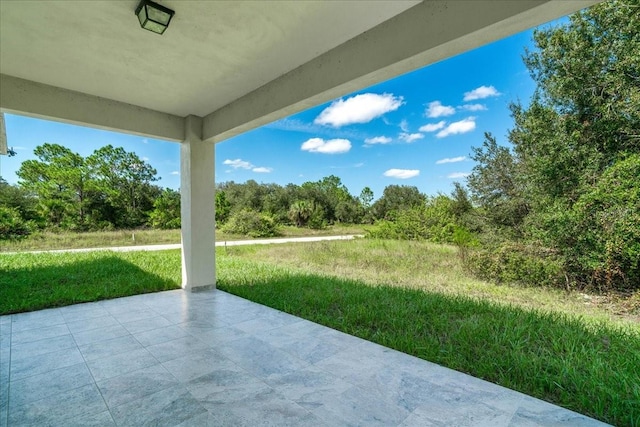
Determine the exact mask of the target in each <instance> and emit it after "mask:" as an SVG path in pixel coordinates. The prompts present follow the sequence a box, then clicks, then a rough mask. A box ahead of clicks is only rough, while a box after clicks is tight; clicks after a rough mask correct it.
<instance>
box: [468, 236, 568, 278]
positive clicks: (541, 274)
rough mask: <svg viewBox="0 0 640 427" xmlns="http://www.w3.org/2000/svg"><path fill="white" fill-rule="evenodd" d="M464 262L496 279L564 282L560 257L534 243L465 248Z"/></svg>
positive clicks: (475, 271)
mask: <svg viewBox="0 0 640 427" xmlns="http://www.w3.org/2000/svg"><path fill="white" fill-rule="evenodd" d="M465 266H466V267H467V268H468V269H469V270H470V271H471V272H473V273H474V274H475V275H476V276H478V277H480V278H482V279H485V280H491V281H495V282H497V283H518V284H522V285H527V286H565V285H566V280H565V276H564V266H563V263H562V260H561V259H560V257H559V256H558V255H557V254H555V253H553V252H551V251H549V250H544V249H542V248H540V247H536V246H527V245H524V244H521V243H515V242H505V243H503V244H501V245H498V246H484V247H477V248H474V249H473V250H471V251H468V252H467V254H466V257H465Z"/></svg>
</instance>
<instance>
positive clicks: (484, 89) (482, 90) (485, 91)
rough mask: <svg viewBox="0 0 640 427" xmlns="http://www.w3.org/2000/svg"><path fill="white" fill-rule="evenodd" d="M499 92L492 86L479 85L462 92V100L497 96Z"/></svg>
mask: <svg viewBox="0 0 640 427" xmlns="http://www.w3.org/2000/svg"><path fill="white" fill-rule="evenodd" d="M498 95H500V92H498V91H497V90H496V88H495V87H493V86H480V87H477V88H475V89H474V90H472V91H469V92H465V93H464V98H463V100H464V102H467V101H473V100H475V99H484V98H489V97H490V96H498Z"/></svg>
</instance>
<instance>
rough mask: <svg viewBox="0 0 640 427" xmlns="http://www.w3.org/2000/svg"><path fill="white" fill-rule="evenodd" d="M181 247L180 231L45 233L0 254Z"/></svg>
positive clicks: (304, 232)
mask: <svg viewBox="0 0 640 427" xmlns="http://www.w3.org/2000/svg"><path fill="white" fill-rule="evenodd" d="M281 231H282V236H280V237H305V236H332V235H341V234H363V233H364V230H363V228H362V226H360V225H340V224H336V225H332V226H330V227H326V228H324V229H322V230H312V229H310V228H297V227H290V226H286V227H282V228H281ZM246 239H249V237H247V236H238V235H233V234H226V233H223V232H221V231H219V230H216V240H217V241H225V240H246ZM173 243H180V230H152V229H148V230H147V229H144V230H118V231H92V232H82V233H79V232H71V231H65V232H60V233H54V232H50V231H43V232H39V233H35V234H33V235H31V236H29V237H27V238H25V239H21V240H12V241H9V240H0V252H22V251H35V250H48V249H76V248H106V247H113V246H137V245H160V244H173Z"/></svg>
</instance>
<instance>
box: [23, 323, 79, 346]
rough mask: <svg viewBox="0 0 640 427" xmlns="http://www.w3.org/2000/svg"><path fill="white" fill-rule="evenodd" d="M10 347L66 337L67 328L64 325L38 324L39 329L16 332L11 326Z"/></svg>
mask: <svg viewBox="0 0 640 427" xmlns="http://www.w3.org/2000/svg"><path fill="white" fill-rule="evenodd" d="M12 328H13V330H12V332H11V345H12V346H14V345H20V344H27V343H30V342H34V341H40V340H45V339H47V338H54V337H59V336H60V335H68V334H69V328H68V327H67V324H66V323H62V324H59V325H53V326H48V325H47V324H46V323H45V324H44V325H42V324H40V325H39V327H35V328H30V329H26V330H16V329H15V324H14V325H13V326H12Z"/></svg>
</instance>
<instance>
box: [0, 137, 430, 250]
mask: <svg viewBox="0 0 640 427" xmlns="http://www.w3.org/2000/svg"><path fill="white" fill-rule="evenodd" d="M34 154H35V156H36V157H37V159H35V160H27V161H24V162H23V163H22V164H21V166H20V168H19V170H18V171H17V175H18V177H19V182H18V184H17V185H10V184H8V183H7V182H6V181H4V180H2V179H1V178H0V238H19V237H24V236H27V235H29V234H30V233H31V232H34V231H37V230H54V231H56V230H60V231H64V230H69V231H96V230H116V229H134V228H140V227H152V228H158V229H173V228H179V227H180V193H179V192H178V191H175V190H172V189H169V188H162V187H160V186H158V185H156V182H157V181H158V180H159V178H158V176H157V172H156V170H155V169H154V168H153V167H152V166H151V165H149V164H148V163H147V162H146V161H144V160H142V159H140V158H139V157H138V156H137V155H136V154H135V153H131V152H127V151H125V150H124V149H123V148H120V147H113V146H111V145H108V146H105V147H102V148H100V149H97V150H95V151H94V152H93V153H92V154H91V155H89V156H87V157H83V156H81V155H79V154H77V153H74V152H73V151H72V150H70V149H69V148H66V147H64V146H62V145H59V144H50V143H45V144H43V145H40V146H38V147H36V149H35V150H34ZM215 197H216V200H215V207H216V226H218V227H219V228H223V229H225V231H228V232H230V233H233V234H247V235H254V236H259V237H266V236H273V235H277V234H278V232H279V231H278V227H279V226H280V225H292V226H296V227H310V228H323V227H326V226H328V225H332V224H336V223H342V224H371V223H373V222H375V221H376V220H379V219H382V218H388V217H390V215H392V212H394V211H398V210H401V209H403V208H404V207H408V206H414V205H418V204H421V203H424V201H425V200H426V199H427V198H426V196H425V195H424V194H422V193H421V192H420V191H419V190H418V189H417V188H416V187H409V186H399V185H390V186H388V187H387V188H385V189H384V192H383V194H382V196H381V197H380V198H379V199H378V200H376V201H375V202H374V194H373V192H372V190H371V189H370V188H369V187H365V188H364V189H363V190H362V191H361V193H360V194H359V195H358V196H355V195H352V194H351V193H350V192H349V190H348V189H347V187H346V186H345V185H344V184H342V181H341V179H340V178H339V177H337V176H334V175H331V176H328V177H325V178H322V179H321V180H319V181H315V182H305V183H303V184H302V185H296V184H288V185H285V186H281V185H278V184H262V183H258V182H256V181H254V180H249V181H247V182H244V183H236V182H233V181H231V182H224V183H219V184H217V185H216V196H215Z"/></svg>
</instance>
